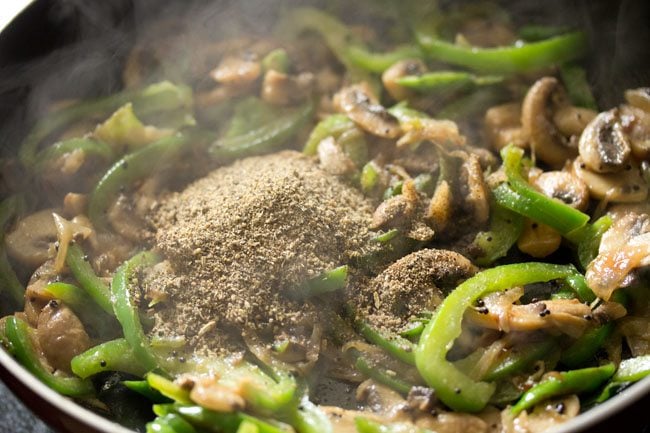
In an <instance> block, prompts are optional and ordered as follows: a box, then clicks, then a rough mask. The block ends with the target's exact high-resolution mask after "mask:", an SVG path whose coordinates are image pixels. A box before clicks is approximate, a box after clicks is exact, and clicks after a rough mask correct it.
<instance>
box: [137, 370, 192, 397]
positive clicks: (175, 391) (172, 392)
mask: <svg viewBox="0 0 650 433" xmlns="http://www.w3.org/2000/svg"><path fill="white" fill-rule="evenodd" d="M146 379H147V384H149V387H151V389H153V390H156V391H158V392H160V394H162V395H163V396H164V397H167V398H169V399H171V400H173V401H175V402H177V403H182V404H192V400H191V399H190V391H189V390H187V389H185V388H182V387H181V386H179V385H177V384H175V383H174V382H172V381H171V380H168V379H165V378H164V377H162V376H160V375H158V374H155V373H148V374H147V377H146Z"/></svg>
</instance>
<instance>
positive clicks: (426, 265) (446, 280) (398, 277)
mask: <svg viewBox="0 0 650 433" xmlns="http://www.w3.org/2000/svg"><path fill="white" fill-rule="evenodd" d="M477 271H478V269H477V268H476V266H474V265H473V264H472V262H470V261H469V260H468V259H467V258H465V257H464V256H463V255H461V254H459V253H457V252H454V251H448V250H442V249H423V250H419V251H416V252H414V253H411V254H408V255H406V256H404V257H402V258H401V259H399V260H397V261H396V262H394V263H392V264H391V265H390V266H388V267H387V268H386V269H385V270H384V271H383V272H381V273H380V274H379V275H377V276H376V277H375V278H374V279H373V280H372V281H371V282H370V283H369V284H368V286H367V287H363V288H362V289H361V291H362V292H363V293H364V296H365V298H364V299H362V300H361V301H359V305H360V306H361V308H362V309H364V310H365V312H366V314H367V315H368V318H369V320H370V321H371V322H372V323H373V324H376V325H377V326H381V327H385V328H391V329H395V330H400V329H401V327H402V326H404V325H406V324H407V323H408V320H409V319H410V318H413V317H415V316H416V315H417V314H418V313H420V312H422V311H433V310H434V309H435V308H436V307H437V306H438V305H439V304H440V302H442V300H443V299H444V297H445V293H448V292H449V291H451V290H453V289H454V288H455V287H456V286H457V285H458V284H460V283H461V282H462V281H464V280H466V279H467V278H469V277H471V276H473V275H474V274H475V273H476V272H477Z"/></svg>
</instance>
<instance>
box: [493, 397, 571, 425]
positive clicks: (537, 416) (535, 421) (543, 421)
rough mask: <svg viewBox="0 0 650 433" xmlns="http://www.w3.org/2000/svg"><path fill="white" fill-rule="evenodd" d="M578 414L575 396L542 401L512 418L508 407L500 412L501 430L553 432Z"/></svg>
mask: <svg viewBox="0 0 650 433" xmlns="http://www.w3.org/2000/svg"><path fill="white" fill-rule="evenodd" d="M579 413H580V399H578V396H576V395H575V394H571V395H568V396H564V397H561V398H554V399H550V400H544V401H543V402H541V403H539V404H537V405H535V407H533V408H532V409H530V410H528V411H523V412H521V414H519V415H518V416H517V417H513V415H512V411H511V410H510V407H508V408H506V409H504V410H503V412H502V418H501V419H502V421H503V426H502V428H503V430H502V431H508V432H526V433H543V432H547V431H552V430H555V429H556V427H559V426H560V425H561V424H564V423H566V422H567V421H569V420H570V419H571V418H574V417H576V416H577V415H578V414H579Z"/></svg>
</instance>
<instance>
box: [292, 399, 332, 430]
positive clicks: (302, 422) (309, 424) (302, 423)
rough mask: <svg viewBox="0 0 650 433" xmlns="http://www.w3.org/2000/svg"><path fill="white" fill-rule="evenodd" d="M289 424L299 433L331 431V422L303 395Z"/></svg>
mask: <svg viewBox="0 0 650 433" xmlns="http://www.w3.org/2000/svg"><path fill="white" fill-rule="evenodd" d="M293 418H294V419H293V420H292V422H291V425H293V426H294V427H295V428H296V430H297V431H298V432H299V433H333V432H334V429H333V427H332V423H331V422H330V420H329V418H328V417H327V415H325V413H323V411H322V410H320V408H319V407H318V406H316V405H315V404H314V403H312V402H311V401H309V399H308V398H307V397H306V396H305V397H303V399H302V401H301V402H300V407H299V408H298V410H297V411H296V413H295V415H294V416H293Z"/></svg>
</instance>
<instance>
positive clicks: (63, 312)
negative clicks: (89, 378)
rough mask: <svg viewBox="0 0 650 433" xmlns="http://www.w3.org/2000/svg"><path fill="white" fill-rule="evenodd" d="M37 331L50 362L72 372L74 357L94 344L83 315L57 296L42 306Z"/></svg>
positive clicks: (57, 368) (53, 365) (56, 367)
mask: <svg viewBox="0 0 650 433" xmlns="http://www.w3.org/2000/svg"><path fill="white" fill-rule="evenodd" d="M36 335H37V336H38V343H39V346H40V347H41V351H42V352H43V354H44V355H45V358H46V359H47V361H48V363H49V364H50V365H51V366H52V367H53V368H54V369H56V370H62V371H65V372H68V373H70V372H71V371H70V360H71V359H72V358H74V357H75V356H77V355H79V354H80V353H82V352H85V351H86V350H88V348H90V337H88V334H87V333H86V330H85V329H84V326H83V324H82V323H81V321H80V320H79V318H78V317H77V316H76V315H75V314H74V313H73V312H72V310H71V309H69V308H68V307H66V306H65V305H63V304H61V303H59V302H58V301H56V300H52V301H50V302H49V303H48V304H47V305H46V306H45V307H44V308H43V310H41V314H40V315H39V316H38V327H37V328H36Z"/></svg>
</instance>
